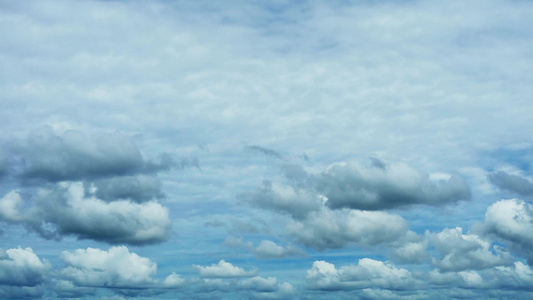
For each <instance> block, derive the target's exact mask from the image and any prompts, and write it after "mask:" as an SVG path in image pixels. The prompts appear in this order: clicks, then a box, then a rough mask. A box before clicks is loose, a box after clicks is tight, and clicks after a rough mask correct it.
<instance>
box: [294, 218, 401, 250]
mask: <svg viewBox="0 0 533 300" xmlns="http://www.w3.org/2000/svg"><path fill="white" fill-rule="evenodd" d="M288 231H289V234H290V235H292V236H293V237H294V239H295V240H296V241H298V242H300V243H302V244H303V245H305V246H307V247H311V248H315V249H319V250H324V249H332V248H341V247H344V246H346V245H347V244H348V243H358V244H361V245H368V246H374V245H378V244H383V243H390V242H393V241H396V240H398V239H399V238H401V237H402V236H404V235H405V234H406V233H407V232H408V223H407V222H406V221H405V220H404V219H403V218H402V217H400V216H397V215H391V214H388V213H385V212H381V211H361V210H347V209H342V210H329V209H327V208H324V209H322V210H320V211H317V212H311V213H310V214H309V215H308V216H307V217H306V218H305V219H303V220H293V221H292V223H291V224H290V225H289V227H288Z"/></svg>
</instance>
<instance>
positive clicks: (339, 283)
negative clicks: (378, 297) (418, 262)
mask: <svg viewBox="0 0 533 300" xmlns="http://www.w3.org/2000/svg"><path fill="white" fill-rule="evenodd" d="M305 278H306V281H307V284H308V288H310V289H318V290H355V289H366V288H378V289H386V290H413V289H416V288H420V285H421V282H420V281H419V280H417V279H415V278H414V277H413V276H412V275H411V273H410V272H409V271H408V270H406V269H398V268H396V267H395V266H394V265H392V264H389V263H383V262H381V261H378V260H373V259H370V258H363V259H360V260H359V262H358V264H357V265H348V266H342V267H340V268H339V269H337V268H336V267H335V265H333V264H331V263H328V262H326V261H315V262H314V263H313V267H312V268H311V269H309V270H307V273H306V277H305Z"/></svg>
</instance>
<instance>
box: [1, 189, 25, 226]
mask: <svg viewBox="0 0 533 300" xmlns="http://www.w3.org/2000/svg"><path fill="white" fill-rule="evenodd" d="M23 204H24V201H23V200H22V198H21V197H20V194H19V192H18V191H16V190H15V191H11V192H9V193H7V194H6V195H4V197H2V199H0V220H5V221H8V222H20V221H22V220H23V216H22V214H21V212H20V211H19V209H20V208H21V206H22V205H23Z"/></svg>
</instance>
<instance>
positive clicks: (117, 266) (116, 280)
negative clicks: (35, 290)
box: [61, 246, 175, 288]
mask: <svg viewBox="0 0 533 300" xmlns="http://www.w3.org/2000/svg"><path fill="white" fill-rule="evenodd" d="M61 259H62V260H63V261H64V262H65V264H67V267H66V268H64V269H62V270H61V274H62V276H64V278H66V279H68V280H71V281H72V282H74V283H75V284H76V285H78V286H82V287H117V288H146V287H151V286H153V285H154V284H155V280H154V278H153V276H154V275H155V273H156V272H157V265H156V263H154V262H153V261H151V260H150V259H148V258H146V257H141V256H139V255H137V254H135V253H132V252H129V250H128V248H126V247H124V246H119V247H111V248H109V250H108V251H105V250H100V249H95V248H87V249H86V250H84V249H78V250H76V251H74V252H68V251H64V252H63V254H62V255H61ZM174 279H175V278H170V279H169V282H168V283H175V280H174Z"/></svg>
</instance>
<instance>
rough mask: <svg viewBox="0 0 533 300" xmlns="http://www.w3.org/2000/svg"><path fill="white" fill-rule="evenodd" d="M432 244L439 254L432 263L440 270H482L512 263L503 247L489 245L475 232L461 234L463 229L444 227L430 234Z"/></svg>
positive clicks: (489, 243)
mask: <svg viewBox="0 0 533 300" xmlns="http://www.w3.org/2000/svg"><path fill="white" fill-rule="evenodd" d="M431 240H432V244H433V246H434V247H435V249H436V250H437V252H438V253H439V254H440V258H439V259H436V258H434V259H433V264H434V265H435V266H437V267H438V268H439V270H440V271H456V272H457V271H465V270H482V269H486V268H490V267H494V266H501V265H508V264H510V263H512V257H511V256H510V255H509V254H508V253H506V252H505V251H504V250H503V248H501V247H497V246H493V245H491V242H489V241H486V240H483V239H482V238H481V237H480V236H478V235H475V234H463V229H462V228H461V227H457V228H454V229H449V228H446V229H444V230H443V231H441V232H439V233H437V234H431Z"/></svg>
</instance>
